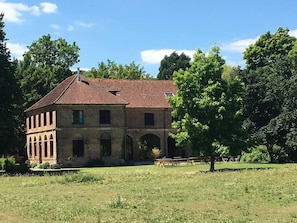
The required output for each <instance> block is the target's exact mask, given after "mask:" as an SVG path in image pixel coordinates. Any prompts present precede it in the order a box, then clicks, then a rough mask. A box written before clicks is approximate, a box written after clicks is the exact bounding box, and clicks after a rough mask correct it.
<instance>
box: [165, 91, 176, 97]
mask: <svg viewBox="0 0 297 223" xmlns="http://www.w3.org/2000/svg"><path fill="white" fill-rule="evenodd" d="M173 96H174V94H173V93H172V92H166V93H165V97H173Z"/></svg>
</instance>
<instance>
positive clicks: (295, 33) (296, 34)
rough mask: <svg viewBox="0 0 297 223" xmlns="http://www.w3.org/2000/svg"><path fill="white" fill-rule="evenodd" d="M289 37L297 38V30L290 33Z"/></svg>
mask: <svg viewBox="0 0 297 223" xmlns="http://www.w3.org/2000/svg"><path fill="white" fill-rule="evenodd" d="M289 35H290V36H294V37H295V38H297V29H295V30H291V31H289Z"/></svg>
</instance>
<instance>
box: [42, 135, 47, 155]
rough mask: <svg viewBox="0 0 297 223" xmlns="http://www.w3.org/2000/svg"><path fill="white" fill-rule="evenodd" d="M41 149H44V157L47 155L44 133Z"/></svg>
mask: <svg viewBox="0 0 297 223" xmlns="http://www.w3.org/2000/svg"><path fill="white" fill-rule="evenodd" d="M43 149H44V157H47V137H46V135H45V136H44V141H43Z"/></svg>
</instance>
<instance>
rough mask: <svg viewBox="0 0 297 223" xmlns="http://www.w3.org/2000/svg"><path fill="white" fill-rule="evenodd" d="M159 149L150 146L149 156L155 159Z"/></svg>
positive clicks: (159, 152)
mask: <svg viewBox="0 0 297 223" xmlns="http://www.w3.org/2000/svg"><path fill="white" fill-rule="evenodd" d="M160 154H161V151H160V149H158V148H157V147H154V148H152V152H151V157H152V159H157V158H159V157H160Z"/></svg>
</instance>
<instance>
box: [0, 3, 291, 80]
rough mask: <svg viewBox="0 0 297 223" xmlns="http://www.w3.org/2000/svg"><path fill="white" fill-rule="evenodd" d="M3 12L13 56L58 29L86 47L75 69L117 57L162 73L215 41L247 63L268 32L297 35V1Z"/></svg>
mask: <svg viewBox="0 0 297 223" xmlns="http://www.w3.org/2000/svg"><path fill="white" fill-rule="evenodd" d="M0 12H3V13H4V22H5V28H4V31H5V33H6V38H7V39H8V40H7V47H8V48H9V50H10V52H11V56H12V57H13V58H18V59H22V55H23V54H24V52H26V51H27V50H28V48H27V46H30V45H31V44H32V43H33V42H34V41H37V40H38V39H39V38H40V37H42V36H43V35H47V34H50V35H51V38H52V39H53V40H55V39H58V38H63V39H65V40H66V41H67V42H68V43H69V44H72V43H73V42H75V43H76V44H77V45H78V46H79V47H80V51H79V55H80V57H79V59H80V61H79V62H78V63H77V64H75V65H74V66H73V67H72V68H71V69H73V70H74V69H76V68H78V67H79V68H80V69H82V70H87V69H90V68H92V67H94V68H98V64H99V63H100V62H105V63H107V60H112V61H114V62H115V63H117V64H123V65H124V64H130V63H132V62H135V63H136V64H138V65H140V67H143V68H144V70H145V71H146V72H147V73H148V74H150V75H152V76H156V75H157V74H158V71H159V70H158V69H159V67H160V61H161V60H162V59H163V58H164V56H165V55H170V54H171V53H172V52H174V51H176V52H177V53H181V52H184V53H185V54H187V55H188V56H190V57H192V56H193V54H194V53H195V51H196V50H197V49H201V50H202V51H203V52H205V53H207V52H208V51H209V50H210V48H211V47H212V46H218V47H220V49H221V56H222V57H223V58H224V59H225V60H226V63H227V64H229V65H233V66H237V65H239V66H241V67H244V66H245V62H244V60H243V52H244V50H245V49H246V47H248V46H249V45H250V44H253V43H255V41H256V40H257V38H259V36H260V35H263V34H265V33H267V32H271V33H275V32H276V30H277V29H278V28H279V27H282V28H288V29H289V30H290V35H292V36H295V37H297V1H296V0H282V1H280V0H224V1H223V0H84V1H78V0H48V1H38V0H0Z"/></svg>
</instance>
